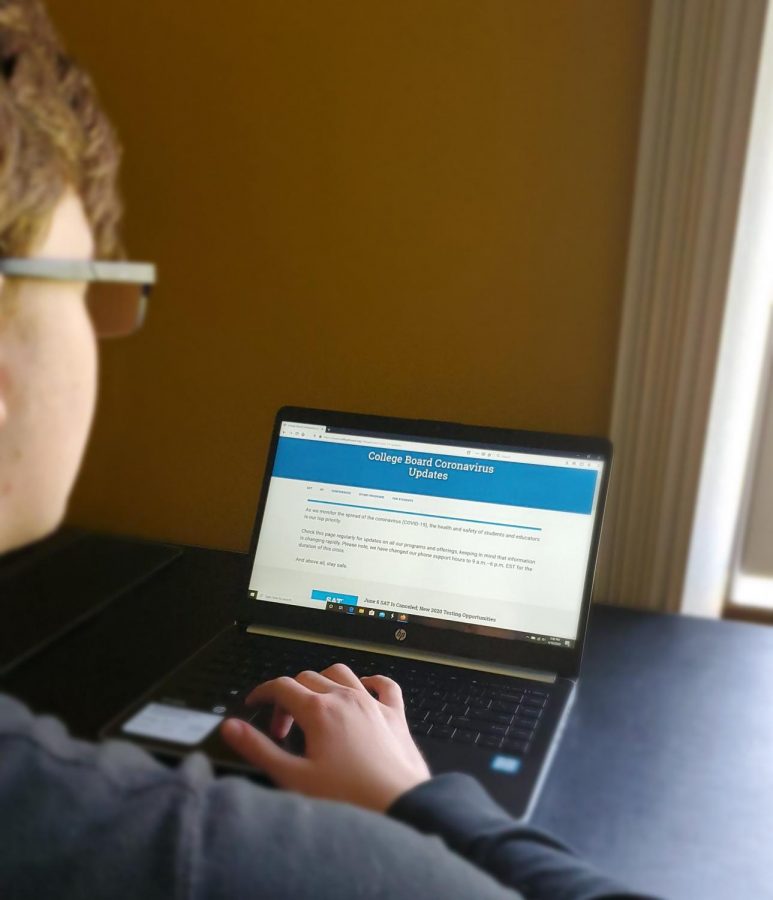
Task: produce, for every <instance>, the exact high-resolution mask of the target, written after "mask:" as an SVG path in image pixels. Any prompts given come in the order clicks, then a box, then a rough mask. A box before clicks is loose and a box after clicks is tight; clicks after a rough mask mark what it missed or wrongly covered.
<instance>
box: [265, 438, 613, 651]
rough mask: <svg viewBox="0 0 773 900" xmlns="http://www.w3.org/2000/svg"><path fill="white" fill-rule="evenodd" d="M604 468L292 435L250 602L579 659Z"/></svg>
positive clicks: (280, 460) (278, 467)
mask: <svg viewBox="0 0 773 900" xmlns="http://www.w3.org/2000/svg"><path fill="white" fill-rule="evenodd" d="M603 466H604V460H603V458H602V457H601V456H600V455H596V454H587V453H580V452H573V451H565V450H562V451H556V450H550V449H544V450H543V449H538V448H535V447H533V446H532V447H529V448H526V447H524V448H518V447H512V446H503V445H484V444H477V443H467V442H460V441H451V440H440V439H433V438H425V437H411V436H410V435H405V436H403V435H395V434H380V433H377V432H365V431H358V430H356V429H343V428H340V429H339V428H333V427H331V426H329V425H319V424H308V423H303V422H290V421H285V422H282V424H281V428H280V430H279V437H278V443H277V448H276V455H275V457H274V465H273V469H272V472H271V478H270V482H269V485H268V493H267V497H266V505H265V510H264V513H263V519H262V524H261V527H260V533H259V537H258V542H257V547H256V552H255V557H254V560H253V567H252V574H251V577H250V583H249V595H250V597H251V598H252V599H253V600H254V601H260V602H265V603H278V604H286V605H289V606H293V607H306V608H309V609H313V610H318V611H324V612H325V613H326V614H328V615H331V616H355V617H367V618H371V619H376V620H378V619H388V620H390V621H391V622H393V623H400V622H414V623H421V624H422V625H430V626H433V627H436V628H445V629H454V630H458V631H466V632H470V633H472V634H479V635H490V636H491V637H497V638H508V639H512V640H520V641H527V642H537V643H542V644H548V645H552V646H558V647H566V648H574V647H575V643H576V640H577V637H578V628H579V624H580V623H579V620H580V614H581V608H582V601H583V593H584V588H585V584H586V577H587V574H588V566H589V559H590V554H591V547H592V541H593V532H594V523H595V518H596V515H597V513H598V509H599V492H600V484H601V480H602V478H601V476H602V470H603Z"/></svg>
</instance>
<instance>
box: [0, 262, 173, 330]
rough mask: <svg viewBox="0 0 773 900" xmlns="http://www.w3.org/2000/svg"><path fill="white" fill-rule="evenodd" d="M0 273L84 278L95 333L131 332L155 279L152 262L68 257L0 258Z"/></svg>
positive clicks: (142, 314) (140, 317)
mask: <svg viewBox="0 0 773 900" xmlns="http://www.w3.org/2000/svg"><path fill="white" fill-rule="evenodd" d="M0 274H2V275H7V276H8V277H9V278H37V279H41V280H44V281H85V282H86V283H87V291H86V305H87V306H88V310H89V314H90V315H91V320H92V322H93V323H94V330H95V331H96V333H97V335H99V337H124V336H125V335H128V334H133V333H134V332H135V331H137V329H138V328H139V327H140V326H141V325H142V323H143V322H144V321H145V312H146V310H147V305H148V297H149V296H150V291H151V289H152V287H153V285H154V284H155V283H156V267H155V266H154V265H153V264H152V263H140V262H121V261H119V262H108V261H104V260H96V261H95V260H70V259H11V258H5V259H0Z"/></svg>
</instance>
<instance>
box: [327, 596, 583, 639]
mask: <svg viewBox="0 0 773 900" xmlns="http://www.w3.org/2000/svg"><path fill="white" fill-rule="evenodd" d="M325 610H326V612H329V613H336V614H340V615H347V616H357V617H360V616H363V617H369V618H374V619H382V620H384V619H385V620H389V621H392V622H413V623H414V624H417V625H428V626H429V627H431V628H451V629H453V630H454V631H463V632H466V633H467V634H477V635H482V636H484V637H492V638H500V639H502V638H504V639H506V640H512V641H527V642H528V643H533V644H545V645H547V646H550V647H565V648H568V649H570V650H571V649H574V647H575V644H576V642H575V641H573V640H570V639H569V638H562V637H555V636H553V635H547V634H532V633H530V632H527V631H509V630H507V629H505V628H492V627H491V626H490V625H476V624H474V623H472V622H454V621H451V620H449V619H436V618H431V617H428V616H413V615H408V614H407V613H398V612H392V611H390V610H385V609H378V608H375V607H366V606H359V605H349V604H347V603H336V602H334V601H330V600H328V601H327V603H326V604H325Z"/></svg>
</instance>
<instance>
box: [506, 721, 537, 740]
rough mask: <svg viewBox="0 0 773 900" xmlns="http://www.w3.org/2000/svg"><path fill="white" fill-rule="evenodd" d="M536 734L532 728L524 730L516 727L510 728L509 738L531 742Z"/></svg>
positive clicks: (508, 731) (518, 726)
mask: <svg viewBox="0 0 773 900" xmlns="http://www.w3.org/2000/svg"><path fill="white" fill-rule="evenodd" d="M533 733H534V732H533V731H532V730H531V728H522V727H521V726H520V725H514V726H513V727H512V728H508V730H507V736H508V738H510V739H512V740H514V741H528V740H531V736H532V734H533Z"/></svg>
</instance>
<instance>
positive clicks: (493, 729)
mask: <svg viewBox="0 0 773 900" xmlns="http://www.w3.org/2000/svg"><path fill="white" fill-rule="evenodd" d="M481 724H482V726H483V727H482V728H481V733H482V734H494V735H498V736H499V737H505V736H506V735H507V725H494V724H493V723H492V722H482V723H481Z"/></svg>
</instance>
